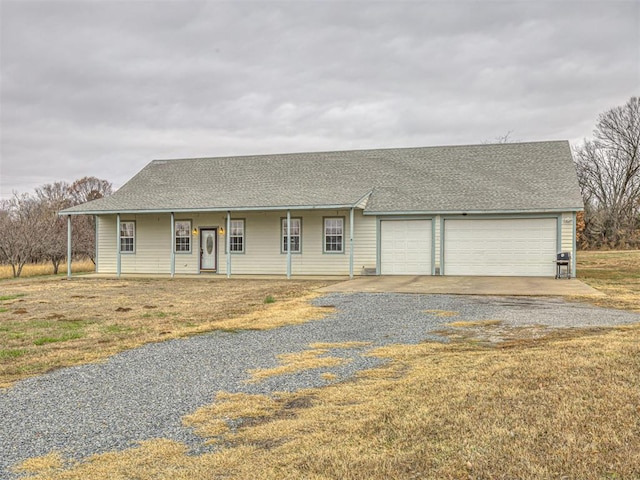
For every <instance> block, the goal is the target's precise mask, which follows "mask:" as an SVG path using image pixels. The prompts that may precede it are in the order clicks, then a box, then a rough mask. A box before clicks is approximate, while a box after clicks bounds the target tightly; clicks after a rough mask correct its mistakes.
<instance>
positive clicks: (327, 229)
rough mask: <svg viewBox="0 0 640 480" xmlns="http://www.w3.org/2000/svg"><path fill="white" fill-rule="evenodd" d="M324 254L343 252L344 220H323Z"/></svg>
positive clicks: (330, 218) (333, 218)
mask: <svg viewBox="0 0 640 480" xmlns="http://www.w3.org/2000/svg"><path fill="white" fill-rule="evenodd" d="M323 246H324V253H342V252H344V218H343V217H329V218H325V219H324V243H323Z"/></svg>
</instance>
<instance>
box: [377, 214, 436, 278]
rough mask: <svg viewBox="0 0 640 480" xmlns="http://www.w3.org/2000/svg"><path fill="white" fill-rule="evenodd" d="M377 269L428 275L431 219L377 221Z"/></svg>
mask: <svg viewBox="0 0 640 480" xmlns="http://www.w3.org/2000/svg"><path fill="white" fill-rule="evenodd" d="M380 272H381V273H382V274H383V275H431V221H430V220H383V221H381V222H380Z"/></svg>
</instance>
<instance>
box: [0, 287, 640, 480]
mask: <svg viewBox="0 0 640 480" xmlns="http://www.w3.org/2000/svg"><path fill="white" fill-rule="evenodd" d="M317 303H318V304H319V305H325V306H326V305H334V306H335V307H336V308H337V310H338V312H337V313H336V314H334V315H330V316H328V317H327V318H325V319H323V320H319V321H311V322H308V323H305V324H302V325H296V326H289V327H282V328H278V329H275V330H270V331H262V332H260V331H242V332H238V333H223V332H215V333H210V334H205V335H199V336H196V337H191V338H186V339H179V340H171V341H167V342H164V343H157V344H149V345H146V346H143V347H141V348H137V349H135V350H130V351H127V352H124V353H121V354H118V355H115V356H113V357H112V358H110V359H109V360H108V361H107V362H104V363H100V364H92V365H84V366H79V367H72V368H65V369H61V370H57V371H55V372H53V373H50V374H46V375H42V376H39V377H36V378H32V379H28V380H25V381H22V382H19V383H18V384H16V385H15V386H14V387H13V388H11V389H8V390H6V391H5V392H4V393H1V394H0V418H1V419H2V420H1V424H0V439H1V442H0V443H1V444H0V477H1V478H12V477H15V475H12V474H11V471H10V467H11V466H12V465H14V464H15V463H16V462H19V461H21V460H24V459H26V458H29V457H33V456H40V455H44V454H46V453H48V452H50V451H51V450H54V449H55V450H60V451H61V452H62V453H63V455H65V456H68V457H71V458H82V457H86V456H88V455H91V454H94V453H98V452H104V451H108V450H117V449H124V448H128V447H132V446H135V445H136V442H138V441H141V440H145V439H150V438H157V437H164V438H169V439H173V440H177V441H180V442H184V443H186V444H188V445H190V446H191V447H192V448H193V449H194V451H196V452H197V451H200V450H202V449H204V448H205V447H204V446H203V442H202V439H201V438H200V437H197V436H195V435H193V434H192V432H191V431H190V430H189V429H187V428H185V427H183V426H182V424H181V417H182V416H184V415H186V414H188V413H191V412H193V411H194V410H196V409H197V408H198V407H200V406H203V405H206V404H209V403H211V402H212V400H213V398H214V395H215V393H216V392H217V391H220V390H224V391H228V392H246V393H271V392H274V391H295V390H298V389H301V388H307V387H315V386H321V385H325V384H326V383H327V381H325V380H323V379H322V378H321V377H320V374H321V373H324V372H331V373H334V374H336V375H338V378H339V380H341V379H345V378H348V377H350V376H352V375H353V374H354V373H355V372H356V371H358V370H361V369H365V368H369V367H372V366H374V365H377V364H378V363H379V362H380V360H378V359H376V358H371V357H365V356H363V355H362V354H363V353H365V352H366V351H368V350H369V349H371V348H374V347H376V346H380V345H384V344H390V343H418V342H421V341H423V340H426V339H432V340H436V341H445V339H444V338H442V337H438V336H437V335H434V334H433V333H431V332H434V331H437V330H439V329H442V328H443V326H444V324H446V323H449V322H451V321H452V320H456V321H458V320H468V321H474V320H487V319H493V320H501V321H502V322H503V323H502V324H503V325H508V326H533V325H547V326H549V327H552V328H566V327H583V326H596V325H615V324H623V323H635V322H640V314H635V313H630V312H623V311H618V310H609V309H602V308H597V307H592V306H589V305H585V304H579V303H568V302H565V301H563V300H561V299H557V298H531V297H526V298H525V297H474V296H448V295H405V294H388V293H382V294H371V293H356V294H330V295H327V296H325V297H322V298H321V299H319V300H317ZM425 310H443V311H452V312H457V313H458V315H457V316H456V317H455V319H454V318H447V317H442V316H438V315H437V312H432V313H425ZM346 341H362V342H371V345H370V346H367V347H363V348H359V349H348V350H345V349H340V350H335V351H332V352H330V354H331V355H333V356H344V357H348V358H350V359H351V361H350V362H348V363H345V364H344V365H340V366H338V367H334V368H325V369H315V370H308V371H303V372H299V373H296V374H288V375H282V376H278V377H272V378H268V379H266V380H264V381H261V382H259V383H246V382H245V381H246V380H247V379H248V378H249V376H248V374H247V370H249V369H254V368H270V367H274V366H276V365H277V364H278V362H277V359H276V355H278V354H280V353H286V352H296V351H301V350H305V349H307V348H308V345H309V344H310V343H314V342H330V343H338V342H346Z"/></svg>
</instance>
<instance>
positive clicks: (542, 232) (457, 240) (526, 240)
mask: <svg viewBox="0 0 640 480" xmlns="http://www.w3.org/2000/svg"><path fill="white" fill-rule="evenodd" d="M556 236H557V221H556V219H555V218H533V219H504V220H445V222H444V273H445V275H498V276H553V275H555V260H556V249H557V243H556Z"/></svg>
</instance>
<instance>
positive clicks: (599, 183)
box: [574, 97, 640, 249]
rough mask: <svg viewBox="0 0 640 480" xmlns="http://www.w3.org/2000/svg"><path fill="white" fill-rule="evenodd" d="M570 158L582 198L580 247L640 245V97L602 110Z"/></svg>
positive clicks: (579, 232)
mask: <svg viewBox="0 0 640 480" xmlns="http://www.w3.org/2000/svg"><path fill="white" fill-rule="evenodd" d="M574 160H575V164H576V171H577V173H578V182H579V184H580V189H581V191H582V197H583V200H584V214H581V215H579V217H578V219H579V227H580V228H579V229H578V244H579V246H580V248H583V249H586V248H622V249H625V248H640V98H639V97H631V98H630V99H629V100H628V101H627V102H626V103H625V104H624V105H622V106H618V107H614V108H612V109H610V110H608V111H606V112H604V113H602V114H601V115H600V116H599V117H598V121H597V123H596V127H595V129H594V131H593V140H585V141H584V143H583V144H582V145H580V146H578V147H576V148H574Z"/></svg>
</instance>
